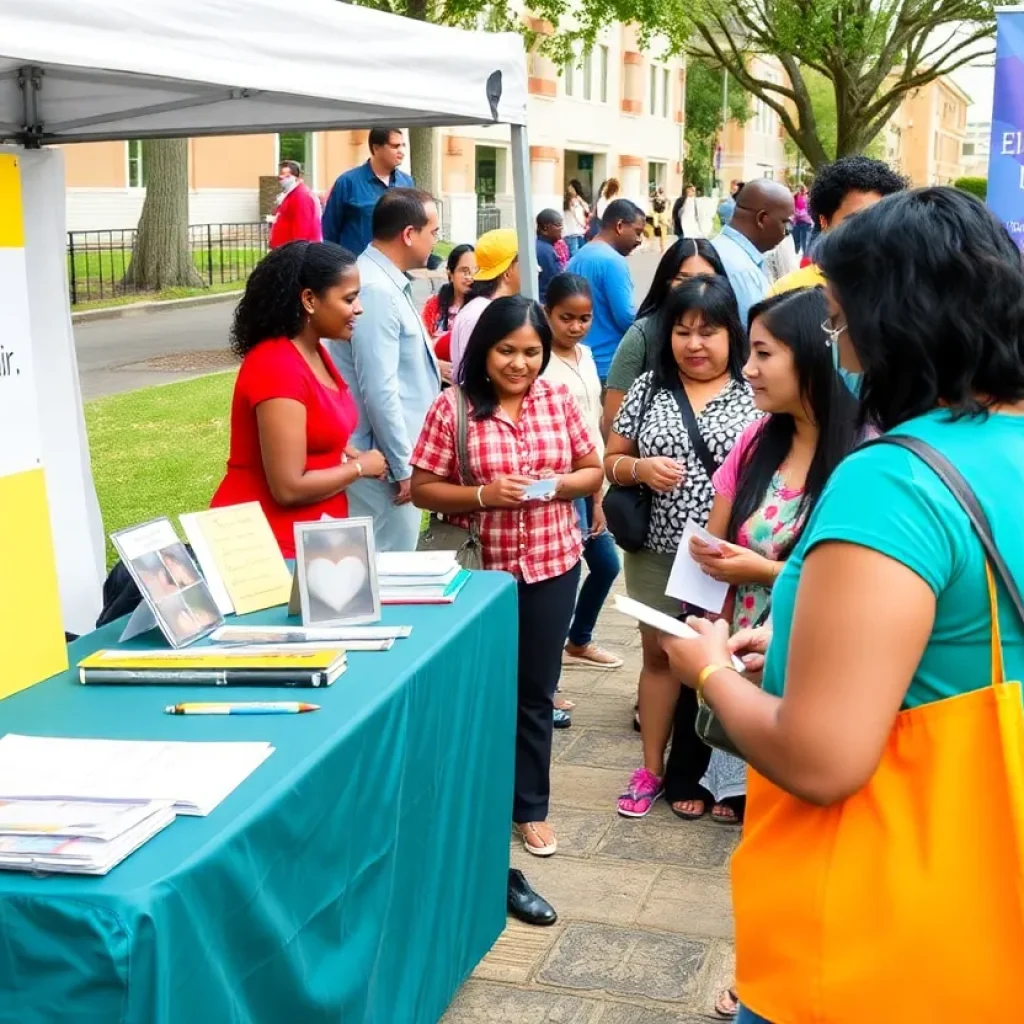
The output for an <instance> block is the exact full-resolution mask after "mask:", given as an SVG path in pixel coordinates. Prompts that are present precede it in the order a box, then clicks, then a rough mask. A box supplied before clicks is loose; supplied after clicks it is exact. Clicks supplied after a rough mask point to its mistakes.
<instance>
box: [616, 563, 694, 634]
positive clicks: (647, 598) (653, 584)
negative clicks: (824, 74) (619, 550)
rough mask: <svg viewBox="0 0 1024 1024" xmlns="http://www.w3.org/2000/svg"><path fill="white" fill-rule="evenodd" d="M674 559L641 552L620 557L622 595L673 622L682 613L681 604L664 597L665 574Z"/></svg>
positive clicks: (677, 600) (666, 579) (667, 575)
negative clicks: (623, 574)
mask: <svg viewBox="0 0 1024 1024" xmlns="http://www.w3.org/2000/svg"><path fill="white" fill-rule="evenodd" d="M674 560H675V555H665V554H662V553H661V552H660V551H648V550H647V548H643V549H641V550H640V551H637V552H636V553H635V554H630V553H629V552H628V551H627V552H625V553H624V557H623V564H624V566H625V569H626V593H627V594H628V595H629V596H630V597H631V598H633V600H634V601H639V602H640V603H641V604H646V605H649V606H650V607H651V608H656V609H657V610H658V611H659V612H664V613H665V614H666V615H671V616H672V617H673V618H675V617H676V616H678V615H681V614H682V613H683V603H682V601H680V600H679V599H678V598H675V597H666V596H665V587H666V586H668V577H669V573H670V572H671V571H672V562H673V561H674Z"/></svg>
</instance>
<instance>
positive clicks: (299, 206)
mask: <svg viewBox="0 0 1024 1024" xmlns="http://www.w3.org/2000/svg"><path fill="white" fill-rule="evenodd" d="M277 180H278V181H279V182H280V183H281V189H282V191H283V193H284V195H283V196H282V197H281V202H280V204H279V205H278V207H277V215H276V216H275V217H274V223H273V224H272V225H271V226H270V248H271V249H277V248H279V247H280V246H282V245H285V244H286V243H287V242H319V241H320V240H321V238H322V235H321V234H320V204H319V203H318V202H317V201H316V197H315V196H314V195H313V193H312V192H310V191H309V189H308V188H307V187H306V183H305V182H304V181H303V180H302V168H301V167H300V166H299V165H298V164H297V163H296V162H295V161H294V160H283V161H281V166H280V168H279V169H278V175H277Z"/></svg>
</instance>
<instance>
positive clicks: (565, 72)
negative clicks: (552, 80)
mask: <svg viewBox="0 0 1024 1024" xmlns="http://www.w3.org/2000/svg"><path fill="white" fill-rule="evenodd" d="M575 70H576V69H575V68H574V67H573V66H572V59H571V58H570V59H569V60H567V61H566V62H565V67H564V68H563V69H562V78H563V79H564V80H565V95H566V96H571V95H572V91H573V80H572V75H573V72H574V71H575Z"/></svg>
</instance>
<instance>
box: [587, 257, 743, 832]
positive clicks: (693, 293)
mask: <svg viewBox="0 0 1024 1024" xmlns="http://www.w3.org/2000/svg"><path fill="white" fill-rule="evenodd" d="M660 329H661V338H660V339H659V350H658V352H657V353H656V355H655V361H656V366H655V369H654V370H653V371H651V372H648V373H643V374H641V375H640V376H639V377H638V378H637V379H636V381H635V383H634V384H633V385H632V387H630V389H629V391H628V392H627V393H626V397H625V399H624V400H623V403H622V406H621V408H620V409H619V412H618V414H617V415H616V417H615V422H614V423H613V424H612V430H611V434H610V436H609V438H608V446H607V448H606V450H605V457H604V466H605V473H606V474H607V476H608V479H609V480H610V481H611V482H612V483H617V484H629V483H642V484H645V485H646V486H647V487H649V488H650V489H651V490H652V491H653V492H654V496H653V501H652V507H651V520H650V526H649V528H648V532H647V540H646V542H645V543H644V547H643V549H642V550H640V551H638V552H636V553H635V554H627V555H626V558H625V568H626V591H627V593H628V594H629V596H630V597H632V598H635V599H636V600H638V601H642V602H643V603H644V604H647V605H650V606H652V607H654V608H657V609H658V610H660V611H662V612H665V613H666V614H669V615H679V614H680V613H681V612H682V611H683V609H682V607H681V605H680V602H679V601H677V600H676V599H675V598H672V597H667V596H666V594H665V587H666V585H667V584H668V578H669V573H670V571H671V569H672V562H673V559H674V557H675V553H676V551H677V550H678V548H679V543H680V541H681V540H682V537H683V528H684V527H685V526H686V522H687V520H692V521H693V522H694V523H696V524H697V525H699V526H704V525H705V524H706V523H707V520H708V513H709V512H710V511H711V503H712V501H713V499H714V491H713V489H712V486H711V477H710V475H709V472H708V469H707V468H705V466H704V464H703V462H702V460H701V457H700V455H699V454H698V453H697V451H696V450H695V448H694V446H693V444H692V442H691V440H690V436H689V434H688V432H687V429H686V425H685V421H684V419H683V415H682V411H681V409H680V404H681V403H682V402H685V401H688V402H689V404H690V406H691V407H692V409H693V412H694V415H695V416H696V423H697V427H698V429H699V431H700V434H701V437H702V438H703V440H704V443H705V445H706V446H707V448H708V450H709V452H710V455H711V457H712V459H713V460H714V462H715V464H716V465H718V466H720V465H721V464H722V462H723V461H724V460H725V457H726V456H727V455H728V454H729V452H730V451H731V449H732V446H733V444H735V442H736V438H738V437H739V436H740V434H741V433H742V432H743V431H744V429H745V428H746V427H747V426H748V425H749V424H750V422H751V421H752V420H753V419H755V418H756V416H757V410H756V409H755V408H754V401H753V395H752V394H751V391H750V388H749V387H748V386H747V384H746V383H745V382H744V380H743V375H742V368H743V363H744V361H745V359H746V349H747V336H746V332H745V331H744V330H743V326H742V324H741V323H740V320H739V311H738V309H737V306H736V297H735V296H734V295H733V292H732V288H731V287H730V286H729V282H728V281H727V280H726V279H725V278H721V277H712V276H700V277H695V278H692V279H690V280H689V281H686V282H685V283H683V284H681V285H679V287H678V288H676V289H675V290H673V291H672V292H671V294H670V295H669V297H668V300H667V302H666V305H665V312H664V315H663V316H662V318H661V324H660ZM641 637H642V643H643V662H642V666H641V669H640V734H641V738H642V741H643V754H644V763H643V766H642V767H641V768H638V769H637V770H636V771H635V772H633V775H632V776H631V778H630V780H629V786H628V788H627V790H626V792H624V793H623V794H622V796H621V797H619V803H618V807H619V813H620V814H621V815H623V816H625V817H629V818H642V817H643V816H644V815H646V814H647V812H648V811H650V809H651V807H652V805H653V804H654V801H655V800H656V799H657V798H658V797H659V796H661V795H662V793H663V792H666V795H667V799H668V800H669V801H670V802H671V804H672V810H673V811H674V812H675V813H676V814H677V815H679V816H680V817H683V818H699V817H701V815H703V814H704V813H705V812H706V811H707V809H708V807H709V806H710V803H711V800H710V797H709V794H708V793H707V791H706V790H704V789H703V788H702V787H701V786H700V779H701V777H702V776H703V774H704V772H705V770H706V769H707V766H708V759H709V757H710V751H709V749H708V748H707V747H706V746H705V745H704V744H703V743H702V742H701V741H700V740H699V739H698V738H697V736H696V734H695V733H694V728H693V727H694V721H695V719H696V714H697V701H696V698H695V697H694V696H693V694H692V692H691V691H689V690H688V689H687V688H683V690H682V691H680V686H679V682H678V681H677V680H676V679H675V678H674V676H673V675H672V673H671V672H670V671H669V666H668V659H667V658H666V657H665V655H664V653H663V652H662V649H661V644H660V642H659V634H658V633H657V632H656V631H654V630H650V629H647V628H645V627H641ZM673 719H674V721H673ZM673 729H674V734H675V739H674V741H673V744H672V756H671V758H670V759H669V764H668V770H667V771H666V765H665V748H666V747H667V745H668V740H669V736H670V735H672V734H673Z"/></svg>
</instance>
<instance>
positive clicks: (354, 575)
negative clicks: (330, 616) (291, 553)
mask: <svg viewBox="0 0 1024 1024" xmlns="http://www.w3.org/2000/svg"><path fill="white" fill-rule="evenodd" d="M366 577H367V572H366V565H365V564H364V563H363V562H361V561H360V560H359V559H358V558H356V557H355V556H354V555H348V556H346V557H345V558H343V559H341V561H340V562H332V561H330V560H329V559H327V558H314V559H313V560H312V561H311V562H310V563H309V565H308V566H306V586H307V587H308V588H309V596H310V597H313V598H316V600H318V601H320V602H321V603H322V604H324V605H326V606H327V607H328V608H329V609H330V610H331V611H332V612H334V613H335V614H337V613H340V612H341V611H342V609H344V608H346V607H347V606H348V605H349V604H350V603H351V602H352V600H353V599H354V598H356V597H358V596H359V592H360V591H361V590H362V589H363V587H364V586H365V584H366Z"/></svg>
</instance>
